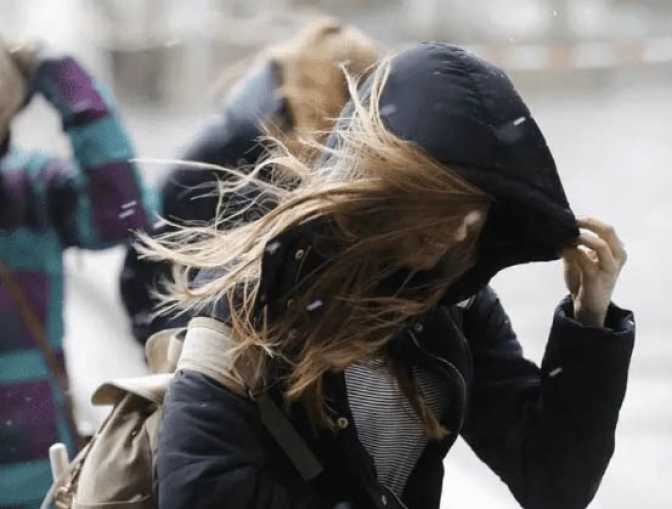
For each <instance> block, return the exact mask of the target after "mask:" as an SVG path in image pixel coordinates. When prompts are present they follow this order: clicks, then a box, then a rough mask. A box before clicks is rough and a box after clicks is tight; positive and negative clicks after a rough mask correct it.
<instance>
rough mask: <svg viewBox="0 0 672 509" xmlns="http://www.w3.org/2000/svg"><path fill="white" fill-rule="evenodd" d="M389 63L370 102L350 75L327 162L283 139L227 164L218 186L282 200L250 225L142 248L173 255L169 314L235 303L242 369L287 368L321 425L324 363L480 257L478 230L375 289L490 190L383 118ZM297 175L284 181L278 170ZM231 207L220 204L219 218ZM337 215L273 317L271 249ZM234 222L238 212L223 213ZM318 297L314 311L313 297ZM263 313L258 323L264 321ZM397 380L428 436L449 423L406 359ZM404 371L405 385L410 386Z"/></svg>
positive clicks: (338, 360)
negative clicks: (269, 309)
mask: <svg viewBox="0 0 672 509" xmlns="http://www.w3.org/2000/svg"><path fill="white" fill-rule="evenodd" d="M390 65H391V64H390V61H389V60H386V61H384V62H383V63H382V64H381V65H380V66H379V67H378V68H377V69H376V71H375V72H374V75H373V78H372V86H371V88H370V94H369V96H368V98H367V99H362V98H361V97H360V96H359V95H358V93H357V83H355V81H354V80H353V79H352V78H350V77H349V78H348V86H349V89H350V94H351V97H352V101H353V106H354V111H353V114H352V117H351V118H350V119H349V120H348V121H347V122H344V123H343V124H344V125H340V126H339V127H338V128H337V130H336V131H335V133H334V136H335V143H332V144H330V147H331V148H327V147H322V148H321V150H322V153H323V155H324V156H325V157H324V158H323V159H322V162H321V163H312V165H311V164H309V163H305V162H302V161H301V160H299V159H297V157H295V156H294V155H292V153H290V152H289V151H288V150H287V149H286V148H285V147H283V146H282V145H279V146H278V147H277V151H276V152H275V153H274V155H273V156H272V157H270V158H269V159H267V160H265V161H264V162H262V163H260V164H259V165H257V167H256V168H254V169H253V170H252V171H251V172H249V173H247V172H242V171H238V170H224V171H227V172H229V173H230V174H232V175H234V176H236V177H237V179H236V182H233V181H232V180H229V181H226V182H223V183H222V186H223V188H224V190H223V192H229V193H231V192H236V191H239V190H240V189H241V188H242V187H244V186H249V185H251V184H254V185H256V186H258V188H259V189H261V190H262V191H263V192H262V196H271V197H272V198H273V199H274V200H277V202H278V203H279V205H278V206H277V208H275V209H274V210H272V211H270V212H268V213H267V214H266V215H265V216H263V217H262V218H260V219H258V220H257V221H255V222H253V223H250V224H240V225H239V226H237V227H235V228H233V229H231V230H228V231H220V230H218V229H217V228H216V224H215V225H214V226H213V227H207V228H205V227H203V228H184V229H181V230H179V231H178V232H175V233H170V234H167V235H166V236H164V237H163V238H161V239H159V240H155V239H152V238H150V237H147V236H143V237H142V243H143V246H141V251H142V252H143V253H144V255H145V256H148V257H150V258H153V259H167V260H170V261H171V262H173V263H174V264H175V265H174V266H175V270H174V281H173V282H172V283H170V284H168V285H167V286H166V288H165V291H164V292H163V293H162V294H161V296H160V298H161V301H162V309H163V310H164V311H175V310H182V311H185V310H192V311H193V310H194V309H196V310H198V309H200V308H203V307H206V306H209V305H212V304H213V303H214V302H216V301H218V300H219V299H223V298H225V299H227V300H228V302H229V303H234V302H235V305H233V304H231V305H230V306H229V307H230V313H231V322H232V330H231V334H232V336H233V338H234V339H235V341H236V342H237V344H238V347H237V349H236V351H235V352H234V356H235V357H234V358H235V361H234V373H232V374H233V375H234V376H235V377H237V378H238V379H239V381H240V382H241V383H243V384H244V385H245V386H246V387H248V388H249V389H250V390H252V391H258V390H263V388H264V387H265V385H266V380H265V375H266V373H267V369H268V367H269V362H271V361H272V360H273V359H277V360H280V361H282V362H284V363H285V365H286V366H288V367H289V368H288V375H287V379H286V393H285V396H286V399H287V401H288V402H293V401H301V402H302V403H304V404H305V406H306V408H307V409H308V411H309V412H310V414H311V416H312V417H313V419H314V420H315V421H316V422H317V423H318V424H320V425H324V426H333V422H332V416H331V415H330V411H329V408H328V405H327V404H326V402H325V399H324V395H323V390H322V381H323V375H325V374H326V373H328V372H341V371H343V370H344V369H345V368H347V367H348V366H349V365H351V364H353V363H356V362H358V361H362V360H365V359H370V358H373V357H377V356H380V355H384V353H383V352H384V346H385V345H386V343H387V342H388V341H390V339H391V338H392V337H393V336H394V334H395V333H396V332H397V331H398V330H399V329H400V328H401V327H402V326H403V324H404V323H406V322H407V321H408V320H410V319H413V318H416V317H418V316H420V315H422V314H423V313H426V312H427V311H429V310H431V309H432V308H433V307H434V306H435V305H436V304H437V303H438V302H439V300H440V298H441V297H442V295H444V293H445V291H446V289H447V288H448V287H449V285H450V284H451V283H452V282H454V281H455V280H456V279H457V278H459V277H460V275H462V274H463V273H464V272H465V271H466V270H468V269H469V268H470V267H471V266H473V264H474V262H475V251H476V250H475V246H476V242H477V239H478V234H479V232H478V229H475V230H469V232H468V235H467V238H466V239H464V240H463V241H462V242H459V243H455V245H453V246H452V247H451V248H450V249H449V251H448V253H447V254H446V256H445V257H444V258H443V261H442V263H440V264H439V267H438V268H437V269H436V270H435V274H434V276H433V277H432V278H428V279H426V280H425V282H424V283H423V286H422V287H421V288H419V287H417V285H416V286H413V284H412V283H411V282H412V281H413V279H414V274H412V273H411V274H409V276H408V277H407V278H406V279H404V280H403V281H401V282H400V284H399V285H398V286H396V287H395V288H394V289H392V290H391V291H386V292H381V288H382V287H384V286H385V284H386V282H388V281H389V280H390V278H391V277H393V276H394V275H395V274H398V273H399V272H400V270H401V269H402V267H401V266H400V263H399V260H398V258H397V256H396V255H397V248H398V246H399V244H400V243H401V242H402V240H403V239H405V238H407V236H408V235H413V234H417V232H422V231H427V230H430V229H432V228H434V227H437V226H441V227H445V226H446V225H450V226H451V227H452V226H454V228H453V230H454V231H457V230H458V228H460V225H462V224H463V221H464V218H465V217H466V216H467V214H469V213H471V212H473V211H480V212H482V213H483V215H484V216H485V214H486V213H487V209H488V205H489V203H490V198H489V197H488V196H487V195H486V194H485V193H484V192H482V191H480V190H479V189H477V188H475V187H474V186H472V185H470V184H469V183H468V182H466V181H465V180H463V179H462V178H460V177H459V176H458V175H457V174H456V173H455V172H454V171H452V170H451V169H449V168H446V167H445V166H443V165H442V164H440V163H439V162H438V161H436V160H434V159H433V158H431V157H430V156H429V155H428V154H426V153H425V152H424V151H423V150H422V149H421V148H419V147H417V146H415V145H413V144H411V143H409V142H407V141H404V140H402V139H400V138H399V137H397V136H395V135H394V134H392V133H391V132H389V131H388V130H387V129H386V128H385V126H384V125H383V123H382V121H381V118H380V113H379V98H380V94H381V91H382V90H383V88H384V86H385V82H386V79H387V76H388V74H389V70H390ZM267 167H273V168H279V169H280V170H281V171H279V172H278V173H277V175H278V179H277V180H275V181H273V182H270V183H269V182H264V181H261V180H260V179H259V178H258V175H259V173H260V172H262V171H264V169H265V168H267ZM287 178H290V179H293V182H292V185H291V186H290V185H286V181H285V180H284V179H287ZM225 214H226V211H225V210H223V211H221V214H220V219H221V216H222V215H225ZM318 217H323V218H329V220H330V225H333V226H332V228H331V234H330V235H331V236H332V240H333V241H335V242H336V244H337V245H338V246H339V248H338V250H337V251H336V252H335V253H333V256H331V258H330V259H329V263H328V264H326V265H324V267H323V268H322V270H320V271H318V272H317V273H316V274H315V275H314V277H312V278H311V279H310V280H309V281H308V282H306V284H303V285H301V287H300V288H299V289H298V290H297V291H296V292H295V294H294V295H293V296H292V305H291V306H290V307H288V309H287V311H286V312H285V313H284V314H283V315H282V317H281V318H280V319H278V320H275V321H273V322H271V321H269V320H268V319H267V314H266V312H265V311H264V313H263V316H261V317H259V316H258V314H257V313H256V311H255V306H254V304H255V300H256V298H257V294H258V292H259V282H260V273H261V262H262V257H263V255H264V250H265V248H266V247H267V245H268V244H269V243H270V242H271V240H272V239H274V238H275V237H276V236H278V235H279V234H281V233H282V232H284V231H286V230H288V229H291V228H294V227H296V226H297V225H299V224H301V223H303V222H305V221H307V220H310V219H313V218H318ZM227 220H228V221H230V220H231V218H227ZM223 267H226V269H227V270H226V271H225V272H224V273H222V274H221V276H220V277H217V278H215V279H214V280H211V281H209V282H207V283H204V284H203V285H200V286H198V287H193V286H192V285H190V283H189V279H190V274H191V273H192V271H194V270H200V269H220V270H221V269H222V268H223ZM317 300H319V301H320V302H321V303H322V304H323V307H322V309H321V313H319V315H318V316H314V314H312V313H310V312H309V311H308V310H307V309H306V308H307V307H309V306H310V304H311V303H314V302H316V301H317ZM260 318H261V322H262V323H261V324H260ZM393 372H394V373H395V374H396V375H397V378H398V380H399V382H400V386H401V387H402V389H404V392H405V393H406V394H407V396H408V397H409V401H410V403H411V404H412V406H413V407H414V409H415V410H416V412H417V413H418V415H419V417H420V419H421V420H422V421H423V423H424V425H425V427H426V429H427V432H428V434H429V435H430V436H431V437H439V436H442V435H443V434H444V433H445V430H443V429H442V428H441V427H440V425H439V422H438V419H437V418H436V416H434V415H433V414H432V412H431V411H429V409H428V408H427V405H426V403H425V401H424V398H423V396H422V394H421V391H419V389H417V387H416V386H415V384H414V382H413V380H412V379H409V378H408V377H404V375H403V370H399V369H395V370H393ZM409 380H410V383H409Z"/></svg>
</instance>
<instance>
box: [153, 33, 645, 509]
mask: <svg viewBox="0 0 672 509" xmlns="http://www.w3.org/2000/svg"><path fill="white" fill-rule="evenodd" d="M365 87H366V85H365ZM364 90H366V88H365V89H364ZM388 105H393V107H387V108H386V106H388ZM380 110H381V111H383V112H388V115H387V116H386V117H385V118H384V122H385V124H386V125H387V127H388V129H390V130H391V131H392V132H394V133H395V134H397V135H398V136H400V137H401V138H403V139H406V140H410V141H412V142H414V143H416V144H418V145H419V146H421V147H422V148H424V149H425V150H426V151H427V152H428V153H429V154H431V155H432V156H434V157H435V158H436V159H438V160H439V161H441V162H442V163H444V164H446V165H447V166H448V165H449V166H451V167H453V168H456V169H457V170H458V171H459V172H460V173H461V174H462V175H463V176H464V177H466V178H467V179H468V180H470V181H471V182H472V183H474V184H476V185H478V186H479V187H481V188H482V189H484V190H486V191H488V192H489V193H490V194H491V195H492V196H493V197H494V198H495V200H496V201H495V205H494V206H493V207H492V209H491V212H490V214H489V217H488V221H487V223H486V225H485V228H484V231H483V234H482V238H481V241H480V245H479V261H478V263H477V264H476V266H475V267H474V268H473V269H472V270H471V271H470V272H469V273H467V274H466V275H465V276H464V277H463V278H462V279H461V280H460V281H459V282H458V283H457V284H456V285H454V287H453V289H452V290H451V292H450V293H449V294H448V295H446V298H445V301H444V302H443V303H442V304H441V305H439V306H437V307H436V309H435V310H434V311H433V312H431V313H429V314H428V315H427V316H424V317H422V318H419V319H418V320H417V321H416V322H415V323H409V324H407V326H406V327H404V328H403V329H402V330H400V331H399V333H398V334H397V335H396V336H395V338H394V339H393V340H392V341H391V342H390V345H389V354H390V355H391V356H392V357H394V358H395V359H396V360H397V361H398V362H400V363H402V364H404V365H407V366H413V365H418V366H421V367H423V368H425V369H427V370H430V371H432V372H434V373H436V374H437V375H439V377H440V379H441V380H442V384H443V386H444V388H445V391H446V394H447V396H448V399H449V402H450V403H449V408H450V411H449V412H448V414H447V415H446V417H445V419H444V420H443V421H442V424H443V425H444V426H445V427H446V428H447V429H450V430H455V431H456V432H459V434H461V435H462V436H463V437H464V439H465V440H466V441H467V443H468V444H469V445H470V446H471V448H472V449H473V450H474V452H475V453H476V454H477V455H478V457H479V458H480V459H481V460H482V461H484V462H485V463H486V464H487V465H488V466H489V467H490V468H491V469H492V470H493V471H494V472H495V473H496V474H497V475H498V476H499V477H500V478H501V479H502V480H503V482H505V483H506V484H507V485H508V486H509V488H510V489H511V492H512V493H513V495H514V496H515V498H516V499H517V500H518V502H519V503H520V504H521V506H522V507H524V508H526V509H581V508H585V507H586V506H587V505H588V503H589V502H590V501H591V499H592V498H593V496H594V495H595V492H596V490H597V488H598V486H599V484H600V480H601V478H602V476H603V474H604V471H605V469H606V468H607V465H608V463H609V460H610V458H611V455H612V453H613V450H614V433H615V429H616V423H617V420H618V413H619V410H620V407H621V403H622V401H623V397H624V394H625V389H626V382H627V375H628V366H629V361H630V356H631V352H632V347H633V342H634V319H633V315H632V313H631V312H629V311H626V310H622V309H620V308H618V307H616V306H615V305H611V307H610V308H609V312H608V315H607V320H606V323H605V327H604V328H591V327H585V326H583V325H581V324H580V323H579V322H577V321H576V320H575V319H574V318H573V309H572V303H571V300H570V299H568V298H566V299H564V300H563V301H562V302H561V303H560V305H559V306H558V308H557V309H556V311H555V315H554V317H553V323H552V326H551V330H550V336H549V340H548V344H547V348H546V353H545V356H544V359H543V362H542V364H541V366H540V367H539V366H536V365H535V364H534V363H532V362H530V361H528V360H526V359H525V358H524V357H523V355H522V349H521V346H520V344H519V342H518V340H517V338H516V335H515V333H514V332H513V330H512V328H511V325H510V321H509V318H508V316H507V314H506V312H505V311H504V309H503V307H502V305H501V303H500V301H499V299H498V298H497V296H496V294H495V293H494V291H493V290H492V289H491V288H490V287H489V286H487V285H488V282H489V280H490V279H491V277H492V276H493V275H494V274H495V273H496V272H497V271H499V270H501V269H503V268H505V267H508V266H511V265H515V264H520V263H526V262H531V261H541V260H552V259H555V258H557V254H556V253H557V250H558V248H559V247H560V246H563V245H565V244H566V243H567V242H569V241H570V240H571V239H573V238H574V237H575V236H576V235H577V234H578V228H577V225H576V221H575V219H574V215H573V214H572V212H571V210H570V208H569V205H568V203H567V200H566V197H565V194H564V191H563V189H562V186H561V184H560V180H559V177H558V174H557V171H556V168H555V164H554V162H553V158H552V156H551V154H550V151H549V150H548V148H547V147H546V143H545V141H544V138H543V136H542V134H541V132H540V131H539V129H538V127H537V125H536V123H535V122H534V119H533V118H532V117H531V116H530V112H529V111H528V109H527V107H526V106H525V104H524V103H523V101H522V100H521V99H520V97H518V95H517V93H516V92H515V90H514V88H513V86H512V84H511V83H510V81H509V80H508V78H507V77H506V76H505V74H504V73H503V71H501V70H500V69H498V68H496V67H494V66H492V65H490V64H488V63H487V62H484V61H482V60H480V59H478V58H477V57H475V56H474V55H472V54H470V53H468V52H465V51H463V50H461V49H459V48H456V47H453V46H447V45H440V44H426V45H420V46H417V47H415V48H412V49H410V50H407V51H405V52H403V53H401V54H400V55H398V56H397V57H395V58H394V59H393V62H392V71H391V74H390V77H389V80H388V82H387V85H386V88H385V90H384V93H383V96H382V99H381V108H380ZM346 116H347V112H346V114H344V117H346ZM320 228H321V226H320V223H319V221H318V222H315V221H311V222H308V223H304V224H302V225H301V226H299V227H297V228H294V229H291V230H288V231H285V232H284V233H283V234H281V235H280V236H279V237H278V238H277V239H275V241H274V242H277V243H278V244H277V245H276V246H277V247H278V249H276V250H271V251H272V252H267V253H266V254H265V257H264V259H263V261H262V276H261V283H260V284H261V291H260V295H264V297H265V305H266V306H267V308H268V311H269V313H270V314H271V315H272V314H275V315H276V316H277V315H278V314H281V313H282V312H283V309H285V307H286V306H287V302H288V300H289V299H290V298H291V296H292V291H293V289H294V288H296V282H297V281H299V282H300V281H301V280H302V278H303V277H305V276H306V275H307V274H309V273H310V270H311V269H310V268H311V267H316V266H318V265H319V264H321V263H323V262H324V261H325V260H324V259H321V255H320V254H319V253H320V252H324V251H322V250H319V249H309V248H310V247H311V246H313V245H314V244H315V242H316V239H317V238H319V231H320ZM299 250H302V251H303V253H304V256H303V257H299V256H296V253H297V252H298V251H299ZM299 258H300V260H299ZM327 261H328V260H327ZM470 296H473V299H472V304H471V305H470V307H469V308H468V309H466V310H465V311H464V312H463V313H462V316H461V319H460V320H459V322H460V323H458V320H456V318H455V314H454V312H453V309H452V308H451V306H452V305H453V304H454V303H455V302H457V301H458V300H461V299H463V298H465V297H470ZM221 309H226V306H222V307H221V308H218V309H217V310H215V312H214V313H215V316H216V317H218V318H221V319H222V320H226V318H227V317H226V315H225V313H222V312H221ZM324 390H325V393H326V397H327V399H328V401H329V403H330V406H331V408H332V409H333V410H334V411H335V412H336V415H337V417H339V418H340V419H339V422H340V423H342V424H343V425H342V426H340V427H339V430H338V431H337V432H332V431H329V430H320V429H316V428H315V427H314V426H312V424H311V423H310V422H309V420H308V418H307V416H306V412H305V411H304V409H303V408H302V407H301V405H299V404H297V405H294V406H293V407H292V408H291V409H290V411H289V413H288V415H289V418H290V419H291V421H292V423H293V424H294V426H295V427H296V429H297V430H298V431H299V433H300V434H301V436H302V437H303V439H304V440H305V442H306V443H307V444H308V446H309V447H310V448H311V449H312V451H313V452H314V454H315V455H316V456H317V457H318V459H319V460H320V462H321V463H322V466H323V472H322V473H321V474H320V475H319V476H317V477H316V478H314V479H313V480H311V481H308V482H306V481H304V480H303V479H302V478H301V476H300V475H299V473H298V472H297V470H296V468H295V467H294V465H293V464H292V463H291V462H290V461H289V460H288V459H287V457H286V456H285V454H284V453H283V452H282V450H281V449H280V447H279V446H278V444H276V443H275V442H274V440H273V438H272V437H271V436H270V435H269V433H268V432H267V430H266V429H265V428H264V426H263V425H262V423H261V420H260V415H259V410H258V408H257V406H255V404H254V403H253V402H252V401H250V400H248V399H245V398H241V397H239V396H237V395H235V394H233V393H232V392H230V391H228V390H227V389H226V388H225V387H223V386H221V385H219V384H218V383H217V382H215V381H214V380H212V379H210V378H208V377H207V376H204V375H200V374H197V373H195V372H191V371H186V370H185V371H180V372H179V373H178V374H177V375H176V378H175V379H174V381H173V383H172V385H171V387H170V390H169V392H168V394H167V397H166V400H165V406H164V417H163V429H162V432H161V435H160V439H159V453H158V454H159V455H158V477H159V500H160V507H161V509H214V508H218V507H235V508H240V509H262V508H263V509H290V508H292V509H297V508H305V509H308V508H310V509H315V508H328V509H334V508H337V509H346V508H350V509H360V508H378V509H383V508H399V507H407V508H411V509H435V508H438V507H439V505H440V499H441V486H442V479H443V460H444V457H445V456H446V454H447V453H448V451H449V450H450V448H451V447H452V445H453V443H454V441H455V440H456V438H457V435H458V434H457V433H453V434H451V435H449V436H448V437H447V438H445V439H443V440H440V441H432V442H430V443H429V445H428V446H427V447H426V449H425V451H424V453H423V454H422V456H421V458H420V460H419V461H418V462H417V464H416V465H415V468H414V470H413V472H412V474H411V476H410V478H409V479H408V482H407V484H406V487H405V490H404V493H403V495H402V497H401V500H399V499H398V498H396V497H395V496H394V495H393V494H392V493H391V492H390V491H389V490H387V489H386V488H385V487H384V486H383V485H382V484H381V483H379V482H378V480H377V477H376V470H375V465H374V463H373V460H372V458H371V457H370V455H369V454H368V453H367V452H366V450H365V449H364V447H363V446H362V445H361V443H360V442H359V440H358V438H357V429H356V425H355V423H354V421H353V416H352V412H351V410H350V407H349V404H348V397H347V391H346V388H345V383H344V377H343V375H342V374H338V373H333V374H329V375H327V376H325V379H324ZM278 392H279V391H277V390H275V389H271V390H270V393H271V395H272V396H273V397H275V398H278V399H280V398H281V395H280V394H279V393H278ZM371 404H372V405H375V404H376V402H375V401H371ZM391 439H393V437H391Z"/></svg>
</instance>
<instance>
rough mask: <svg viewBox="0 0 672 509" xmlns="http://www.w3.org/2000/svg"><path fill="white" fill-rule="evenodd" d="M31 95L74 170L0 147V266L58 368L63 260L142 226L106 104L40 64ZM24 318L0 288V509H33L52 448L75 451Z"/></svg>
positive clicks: (76, 79) (123, 140) (50, 62)
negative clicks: (62, 139)
mask: <svg viewBox="0 0 672 509" xmlns="http://www.w3.org/2000/svg"><path fill="white" fill-rule="evenodd" d="M31 86H32V89H33V90H34V91H35V92H36V93H40V94H42V95H43V96H44V97H45V98H46V99H47V101H49V103H51V105H53V106H54V108H55V109H56V110H57V111H58V113H59V114H60V116H61V119H62V123H63V128H64V131H65V132H66V134H67V135H68V137H69V139H70V142H71V144H72V151H73V158H72V161H63V160H59V159H56V158H55V157H53V156H51V155H49V154H45V153H39V152H27V151H24V150H21V149H18V148H15V147H13V146H11V144H10V143H9V140H8V139H7V140H5V141H4V143H2V144H0V260H2V262H3V263H4V264H5V265H6V266H7V267H8V268H9V269H10V270H11V272H12V274H13V277H14V278H15V279H16V281H18V283H19V284H20V285H21V287H22V288H23V291H24V292H25V294H26V296H27V297H28V299H29V300H30V302H31V303H32V305H33V307H34V309H35V310H36V311H37V313H38V315H39V317H40V319H42V320H43V323H44V327H45V329H46V332H47V337H48V341H49V342H50V343H51V346H52V347H53V349H54V350H55V352H56V353H57V355H58V356H59V358H60V359H61V361H62V362H63V342H62V340H63V300H64V291H63V261H62V253H63V251H64V250H65V249H66V248H68V247H71V246H75V247H80V248H83V249H105V248H107V247H110V246H112V245H115V244H119V243H123V242H126V241H127V240H129V239H130V238H131V234H132V231H133V230H137V229H143V228H146V227H147V226H148V221H149V218H150V212H149V210H148V209H147V207H146V203H147V202H146V201H145V200H143V196H144V190H143V187H142V184H141V180H140V176H139V173H138V170H137V168H136V167H135V165H134V164H133V163H132V162H130V159H132V158H133V157H134V150H133V147H132V145H131V142H130V140H129V138H128V136H127V134H126V132H125V130H124V128H123V126H122V124H121V122H120V120H119V117H118V115H117V114H116V112H115V106H114V103H113V100H112V98H111V96H110V95H109V94H108V93H107V91H106V90H104V89H103V88H102V87H101V86H100V85H99V84H98V83H96V82H95V81H94V80H93V79H92V78H91V77H90V76H89V75H88V74H87V73H86V71H84V70H83V69H82V68H81V67H80V66H79V64H78V63H77V62H76V61H75V60H73V59H72V58H51V59H45V60H43V61H41V63H40V64H39V67H38V68H37V70H36V72H35V76H34V78H33V82H32V83H31ZM37 345H38V344H37V342H36V340H35V338H34V337H31V334H30V333H29V332H28V329H27V328H26V326H25V324H24V322H23V319H22V315H21V312H20V310H19V308H18V306H17V304H16V302H15V301H14V299H13V298H12V296H11V295H10V294H9V293H8V292H7V289H6V288H4V287H3V286H2V285H1V284H0V509H7V508H12V509H19V508H20V509H24V508H31V509H32V508H34V507H39V502H40V501H41V499H42V498H43V496H44V494H45V492H46V490H47V489H48V487H49V486H50V484H51V473H50V466H49V459H48V450H49V446H50V445H51V444H53V443H55V442H64V443H66V444H68V445H69V447H70V454H71V455H72V454H73V453H74V452H75V451H73V450H72V445H73V440H72V437H70V436H69V433H68V428H67V425H66V422H67V421H66V418H65V415H66V414H65V409H64V406H63V401H62V397H61V395H60V394H59V391H58V389H57V387H56V386H55V384H54V383H53V380H52V378H51V376H50V374H49V371H48V369H47V365H46V363H45V359H44V356H43V354H42V352H41V350H40V349H39V347H38V346H37Z"/></svg>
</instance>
